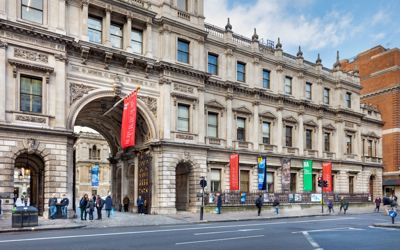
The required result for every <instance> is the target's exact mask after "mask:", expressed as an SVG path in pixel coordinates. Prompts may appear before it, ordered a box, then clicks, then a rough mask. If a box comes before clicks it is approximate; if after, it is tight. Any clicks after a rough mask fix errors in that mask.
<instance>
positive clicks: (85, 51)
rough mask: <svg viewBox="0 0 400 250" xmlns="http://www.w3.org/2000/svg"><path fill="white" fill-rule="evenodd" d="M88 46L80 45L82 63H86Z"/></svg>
mask: <svg viewBox="0 0 400 250" xmlns="http://www.w3.org/2000/svg"><path fill="white" fill-rule="evenodd" d="M89 50H90V48H89V47H85V46H82V47H81V57H82V64H86V61H87V59H88V56H89Z"/></svg>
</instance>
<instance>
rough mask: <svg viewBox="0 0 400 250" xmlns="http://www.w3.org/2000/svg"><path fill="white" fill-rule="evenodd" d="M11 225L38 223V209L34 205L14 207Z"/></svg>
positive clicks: (26, 225)
mask: <svg viewBox="0 0 400 250" xmlns="http://www.w3.org/2000/svg"><path fill="white" fill-rule="evenodd" d="M11 219H12V224H11V226H12V227H14V228H15V227H33V226H37V225H38V210H37V208H36V207H32V206H27V207H16V208H15V210H14V212H13V214H12V217H11Z"/></svg>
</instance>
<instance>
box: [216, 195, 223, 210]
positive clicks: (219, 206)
mask: <svg viewBox="0 0 400 250" xmlns="http://www.w3.org/2000/svg"><path fill="white" fill-rule="evenodd" d="M221 207H222V196H221V194H220V193H218V194H217V214H221Z"/></svg>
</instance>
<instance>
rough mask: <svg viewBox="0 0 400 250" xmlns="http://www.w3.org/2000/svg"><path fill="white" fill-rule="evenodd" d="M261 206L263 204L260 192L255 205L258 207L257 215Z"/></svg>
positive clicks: (259, 213)
mask: <svg viewBox="0 0 400 250" xmlns="http://www.w3.org/2000/svg"><path fill="white" fill-rule="evenodd" d="M262 206H263V199H262V195H261V194H260V196H259V197H258V198H257V200H256V207H257V208H258V216H260V215H261V208H262Z"/></svg>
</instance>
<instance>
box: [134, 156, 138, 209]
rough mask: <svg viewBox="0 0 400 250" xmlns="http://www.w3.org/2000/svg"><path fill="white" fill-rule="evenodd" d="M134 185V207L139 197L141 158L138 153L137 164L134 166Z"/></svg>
mask: <svg viewBox="0 0 400 250" xmlns="http://www.w3.org/2000/svg"><path fill="white" fill-rule="evenodd" d="M134 168H135V169H134V174H133V175H134V180H135V183H134V187H133V204H134V207H137V205H136V200H137V198H138V185H139V175H138V173H139V158H138V157H137V155H136V156H135V166H134Z"/></svg>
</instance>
